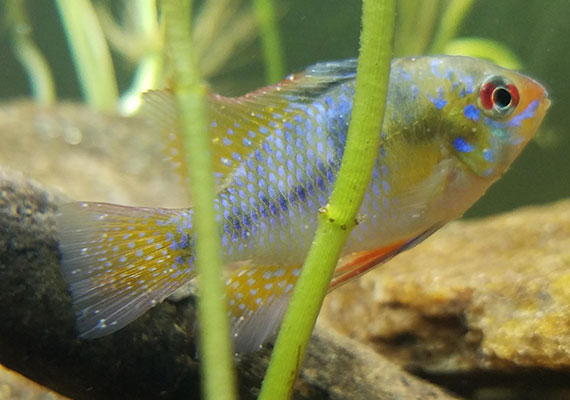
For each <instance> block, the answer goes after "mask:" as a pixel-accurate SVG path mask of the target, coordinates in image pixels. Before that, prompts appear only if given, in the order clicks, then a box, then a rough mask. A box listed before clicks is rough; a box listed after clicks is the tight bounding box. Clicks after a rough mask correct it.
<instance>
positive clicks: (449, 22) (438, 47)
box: [430, 0, 473, 54]
mask: <svg viewBox="0 0 570 400" xmlns="http://www.w3.org/2000/svg"><path fill="white" fill-rule="evenodd" d="M472 5H473V0H452V1H451V2H450V3H449V5H448V6H447V8H446V9H445V12H444V13H443V16H442V18H441V22H440V24H439V29H438V30H437V33H436V35H435V38H434V40H433V44H432V46H431V49H430V53H432V54H440V53H442V52H443V49H444V47H445V46H446V45H447V43H448V42H449V41H450V40H451V39H453V38H454V37H455V35H456V34H457V30H458V29H459V26H460V25H461V22H463V19H464V18H465V16H466V15H467V13H468V12H469V10H470V9H471V6H472Z"/></svg>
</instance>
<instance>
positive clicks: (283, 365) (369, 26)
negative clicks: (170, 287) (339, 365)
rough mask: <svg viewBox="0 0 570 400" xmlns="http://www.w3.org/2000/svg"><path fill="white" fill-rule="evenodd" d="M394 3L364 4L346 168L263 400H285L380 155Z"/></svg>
mask: <svg viewBox="0 0 570 400" xmlns="http://www.w3.org/2000/svg"><path fill="white" fill-rule="evenodd" d="M394 13H395V10H394V0H383V1H382V0H364V2H363V13H362V33H361V39H360V43H361V52H360V57H359V60H358V70H357V75H356V92H355V97H354V105H353V109H352V116H351V121H350V127H349V132H348V140H347V144H346V148H345V152H344V157H343V160H342V165H341V167H340V171H339V174H338V178H337V181H336V183H335V186H334V189H333V192H332V194H331V197H330V200H329V204H328V205H327V206H325V207H323V208H322V209H321V213H320V218H319V225H318V227H317V232H316V235H315V239H314V242H313V245H312V246H311V249H310V251H309V254H308V256H307V259H306V261H305V265H304V266H303V270H302V272H301V275H300V277H299V280H298V283H297V285H296V287H295V290H294V292H293V295H292V297H291V301H290V303H289V307H288V309H287V312H286V314H285V317H284V319H283V324H282V327H281V330H280V331H279V336H278V338H277V341H276V343H275V348H274V350H273V354H272V358H271V362H270V364H269V368H268V370H267V374H266V376H265V379H264V381H263V385H262V388H261V393H260V396H259V399H260V400H269V399H271V400H274V399H275V400H280V399H287V398H289V396H290V395H291V392H292V387H293V384H294V382H295V379H296V377H297V375H298V372H299V368H300V366H301V362H302V360H303V358H304V355H305V349H306V346H307V343H308V341H309V338H310V335H311V332H312V330H313V326H314V324H315V321H316V319H317V315H318V313H319V310H320V307H321V305H322V302H323V299H324V297H325V295H326V292H327V289H328V286H329V283H330V279H331V277H332V274H333V271H334V268H335V266H336V263H337V261H338V257H339V255H340V251H341V249H342V247H343V246H344V244H345V242H346V239H347V238H348V235H349V234H350V231H351V230H352V229H353V228H354V226H355V225H356V215H357V212H358V210H359V208H360V204H361V203H362V199H363V198H364V193H365V191H366V188H367V186H368V184H369V182H370V178H371V175H372V168H373V165H374V161H375V159H376V157H377V155H378V148H379V144H380V132H381V127H382V120H383V115H384V106H385V103H386V91H387V86H388V76H389V70H390V59H391V55H392V36H393V30H394Z"/></svg>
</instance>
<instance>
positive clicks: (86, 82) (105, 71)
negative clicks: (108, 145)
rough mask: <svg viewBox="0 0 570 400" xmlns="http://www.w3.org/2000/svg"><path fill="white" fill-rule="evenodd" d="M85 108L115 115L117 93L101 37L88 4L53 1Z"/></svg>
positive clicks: (85, 1)
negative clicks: (88, 107)
mask: <svg viewBox="0 0 570 400" xmlns="http://www.w3.org/2000/svg"><path fill="white" fill-rule="evenodd" d="M55 3H56V5H57V7H58V9H59V15H60V18H61V20H62V23H63V26H64V28H65V34H66V36H67V42H68V44H69V47H70V49H71V54H72V56H73V62H74V64H75V69H76V70H77V74H78V78H79V83H80V85H81V89H82V92H83V96H84V97H85V100H86V102H87V104H89V105H90V106H92V107H94V108H96V109H98V110H104V111H115V107H116V105H117V98H118V96H119V91H118V89H117V83H116V80H115V70H114V69H113V61H112V60H111V54H110V52H109V47H108V46H107V42H106V41H105V35H104V34H103V30H102V29H101V25H100V24H99V20H98V19H97V15H96V13H95V10H94V9H93V5H92V4H91V3H90V2H89V0H55Z"/></svg>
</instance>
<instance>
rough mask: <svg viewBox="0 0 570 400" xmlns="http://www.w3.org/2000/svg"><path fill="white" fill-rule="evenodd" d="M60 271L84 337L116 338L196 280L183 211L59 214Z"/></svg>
mask: <svg viewBox="0 0 570 400" xmlns="http://www.w3.org/2000/svg"><path fill="white" fill-rule="evenodd" d="M60 212H61V215H60V216H59V217H58V221H57V223H58V229H59V233H60V251H61V254H62V261H61V264H62V270H63V276H64V278H65V280H66V281H67V282H68V284H69V287H70V290H71V294H72V298H73V308H74V311H75V313H76V315H77V327H78V330H79V334H80V336H81V337H84V338H97V337H100V336H105V335H107V334H110V333H113V332H115V331H117V330H119V329H121V328H122V327H124V326H125V325H127V324H129V323H130V322H132V321H133V320H135V319H136V318H138V317H139V316H140V315H141V314H143V313H144V312H145V311H147V310H148V309H150V308H151V307H153V306H154V305H155V304H157V303H160V302H161V301H162V300H164V299H165V298H166V297H168V296H169V295H170V294H172V293H173V292H174V291H175V290H176V289H178V288H179V287H180V286H182V285H183V284H184V283H186V282H188V281H189V280H191V279H192V278H194V276H195V273H194V268H193V256H192V253H191V248H190V237H189V235H188V234H185V233H184V232H182V230H180V229H179V227H188V226H190V225H191V221H190V218H191V214H190V213H189V212H187V211H183V210H168V209H160V208H136V207H124V206H118V205H112V204H104V203H71V204H66V205H63V206H62V207H61V208H60Z"/></svg>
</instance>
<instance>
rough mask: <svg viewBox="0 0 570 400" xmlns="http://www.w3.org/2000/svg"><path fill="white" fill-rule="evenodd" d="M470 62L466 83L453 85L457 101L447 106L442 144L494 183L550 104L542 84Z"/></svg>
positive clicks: (474, 170)
mask: <svg viewBox="0 0 570 400" xmlns="http://www.w3.org/2000/svg"><path fill="white" fill-rule="evenodd" d="M469 60H470V62H469V65H468V67H465V70H464V71H462V73H463V76H467V77H469V79H467V81H469V84H465V83H463V84H462V85H460V84H457V85H456V96H454V97H455V99H456V100H455V101H450V106H451V108H452V109H455V118H454V121H453V129H450V130H447V132H446V134H445V140H446V141H447V144H448V145H449V148H450V149H451V152H453V153H454V154H455V155H456V156H457V157H458V158H459V159H460V160H461V161H462V162H463V163H464V164H465V165H466V166H467V167H468V168H469V169H471V170H472V171H473V172H475V173H476V174H477V175H478V176H480V177H482V178H491V179H496V178H498V177H499V176H500V175H501V174H503V173H504V172H505V171H506V170H507V168H508V167H509V165H510V164H511V163H512V162H513V161H514V159H515V158H516V157H517V156H518V155H519V153H520V152H521V150H522V149H523V148H524V146H525V145H526V144H527V143H528V142H529V140H530V139H531V138H532V137H533V136H534V135H535V133H536V131H537V129H538V127H539V125H540V123H541V122H542V119H543V117H544V115H545V113H546V111H547V109H548V107H549V106H550V100H549V99H548V94H547V92H546V90H545V89H544V87H543V86H542V85H540V84H539V83H538V82H536V81H535V80H533V79H531V78H529V77H527V76H525V75H523V74H520V73H518V72H515V71H511V70H507V69H504V68H501V67H499V66H496V65H494V64H492V63H489V62H486V61H483V60H475V59H469ZM465 62H466V60H464V59H463V58H461V59H460V63H465ZM462 73H458V74H457V75H458V76H459V77H461V76H462ZM451 86H453V84H451V85H450V87H451ZM451 98H453V96H451Z"/></svg>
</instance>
